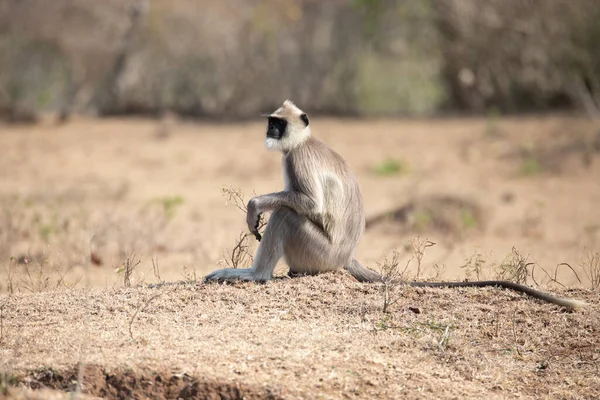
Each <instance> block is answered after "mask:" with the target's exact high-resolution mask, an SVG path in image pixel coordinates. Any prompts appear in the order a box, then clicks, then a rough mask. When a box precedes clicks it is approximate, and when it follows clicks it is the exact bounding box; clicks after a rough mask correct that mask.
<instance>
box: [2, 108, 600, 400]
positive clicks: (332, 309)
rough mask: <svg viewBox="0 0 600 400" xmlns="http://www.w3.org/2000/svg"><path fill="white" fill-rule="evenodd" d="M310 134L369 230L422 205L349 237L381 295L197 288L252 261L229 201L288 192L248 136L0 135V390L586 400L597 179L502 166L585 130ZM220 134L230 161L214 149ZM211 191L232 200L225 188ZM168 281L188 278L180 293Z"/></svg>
mask: <svg viewBox="0 0 600 400" xmlns="http://www.w3.org/2000/svg"><path fill="white" fill-rule="evenodd" d="M313 122H314V125H315V133H317V132H318V134H319V136H320V137H321V138H323V139H324V140H325V141H326V142H328V143H330V144H332V145H333V147H334V148H336V150H338V151H340V153H341V154H343V155H344V156H345V157H346V158H348V160H349V161H350V162H351V164H352V165H353V167H354V168H355V170H356V171H357V175H358V177H359V180H360V182H361V187H362V188H363V193H364V198H365V206H366V208H367V210H366V211H367V214H368V215H385V214H386V213H387V211H386V210H396V209H397V208H398V207H399V206H401V205H402V204H409V205H410V204H413V205H416V206H417V208H413V209H411V210H409V209H406V208H405V207H403V208H402V210H404V211H408V212H402V213H397V214H396V216H397V217H399V218H397V219H394V220H393V221H391V222H392V224H391V225H393V224H397V225H398V226H400V228H401V229H393V228H394V226H391V228H392V229H388V228H390V226H389V225H390V224H388V225H387V227H386V224H381V225H377V224H376V225H373V226H372V227H370V228H369V229H368V230H367V232H366V234H365V236H364V237H363V240H362V241H361V245H360V247H359V249H358V251H357V257H358V259H359V260H360V261H361V262H363V263H364V264H366V265H367V266H373V265H374V264H375V263H376V261H380V260H382V258H383V257H382V255H383V254H390V256H389V257H388V258H387V259H386V260H384V261H383V262H380V264H381V266H383V267H384V269H385V268H387V269H388V270H387V272H385V273H384V275H385V276H387V279H386V284H384V285H369V284H359V283H356V282H354V280H353V279H352V278H350V277H349V276H348V275H346V274H328V275H324V276H321V277H313V278H308V277H307V278H301V279H287V278H285V279H277V280H275V281H273V282H270V283H267V284H266V285H254V284H235V285H211V286H205V285H203V284H201V283H198V281H199V280H200V279H199V278H201V277H202V276H203V275H204V274H205V273H207V272H209V271H211V270H214V269H216V268H217V264H218V262H219V260H220V259H223V258H224V259H225V260H223V261H222V263H224V264H227V265H229V266H233V267H236V266H238V267H247V266H248V264H250V263H251V261H252V258H251V257H252V255H253V251H254V248H253V246H255V245H256V242H254V239H253V237H252V236H251V235H249V234H246V233H245V232H246V226H245V222H244V219H245V218H244V213H245V202H246V199H244V196H243V193H247V194H249V193H252V191H253V190H255V191H256V192H257V193H266V192H269V191H273V190H278V188H280V187H281V185H282V182H281V164H280V157H279V156H278V155H274V154H268V153H267V154H266V155H264V156H262V154H263V153H260V154H261V156H260V157H257V153H258V152H263V151H264V149H263V146H262V132H263V129H264V126H263V125H262V124H260V125H254V124H240V125H205V124H190V123H186V122H183V121H182V122H180V123H177V125H176V126H174V127H172V132H171V134H169V135H168V137H165V138H163V139H161V140H160V141H159V140H156V138H155V134H156V124H155V123H153V122H149V121H143V120H142V121H139V120H138V121H124V120H101V121H93V122H90V121H89V120H83V121H74V122H72V123H70V124H66V125H61V126H60V127H48V126H43V125H41V126H38V127H33V128H27V132H24V131H20V130H19V129H17V128H15V127H11V128H8V129H7V130H6V131H3V132H2V133H1V134H0V141H1V142H2V147H3V148H4V149H7V150H6V154H5V155H6V157H4V158H0V178H1V179H2V182H3V185H2V187H1V188H0V191H1V193H0V205H1V207H2V213H0V291H1V292H2V293H5V294H2V295H0V306H1V307H0V375H2V376H3V378H2V382H3V383H2V384H0V389H2V387H4V388H6V385H5V383H6V382H9V383H11V384H16V383H19V384H20V385H24V386H29V387H32V388H35V389H37V388H40V387H47V388H54V389H58V390H61V391H64V390H78V389H80V390H82V391H83V392H84V393H92V394H95V395H100V396H104V397H118V396H121V397H131V396H129V395H128V393H132V392H128V391H135V392H136V393H141V395H145V396H147V397H149V398H162V397H166V398H177V397H183V398H185V397H193V396H194V395H195V396H196V397H208V396H211V395H212V396H216V395H219V396H221V397H223V398H240V397H242V396H245V397H246V398H253V397H254V398H265V397H266V398H269V397H270V398H278V397H284V398H290V397H303V398H307V397H308V398H315V397H318V396H321V397H324V398H340V397H362V398H376V397H381V398H398V397H401V398H481V397H492V398H510V397H521V398H540V397H542V398H544V397H547V398H556V397H573V398H594V397H597V396H598V393H597V392H598V378H597V376H598V375H597V372H598V357H599V354H598V352H597V348H598V340H597V337H598V333H599V329H598V321H599V318H598V300H599V299H598V292H597V291H594V290H593V289H592V288H596V290H597V288H598V285H597V282H598V279H597V277H598V274H597V273H596V272H595V271H597V270H598V269H597V265H598V263H597V260H598V257H595V256H594V254H596V253H595V252H597V250H595V252H590V253H589V254H590V255H591V256H590V257H589V259H588V258H585V261H584V262H583V263H581V264H578V263H577V261H575V260H580V259H581V255H582V249H585V248H589V249H595V246H597V243H598V242H597V240H598V232H600V230H599V229H598V228H597V227H598V226H600V220H598V219H597V213H595V210H596V208H597V201H598V199H599V198H600V189H599V187H598V185H595V182H596V180H597V176H598V171H599V169H598V168H600V164H598V163H595V162H592V163H591V164H590V165H589V166H588V167H582V166H581V163H579V162H573V163H571V164H565V165H563V167H564V168H562V172H561V174H559V175H555V176H552V177H549V176H548V175H547V174H539V175H536V176H533V175H532V176H530V177H529V178H528V179H522V178H515V176H514V173H513V172H514V167H515V165H514V162H513V161H512V160H510V159H509V160H507V159H503V158H502V157H501V156H502V154H505V152H506V151H507V149H510V148H514V147H518V146H519V143H521V141H522V140H523V137H524V136H528V137H531V138H533V139H536V140H541V138H545V139H547V140H548V141H551V140H552V137H551V136H546V133H547V132H552V130H559V131H566V128H567V127H568V128H571V127H579V128H578V129H582V130H585V129H587V128H586V126H587V125H586V124H585V123H583V122H581V120H580V119H577V118H571V119H565V118H562V117H560V118H558V117H557V118H547V119H546V118H541V119H522V120H518V119H515V120H511V121H504V120H499V121H497V128H498V131H499V132H502V134H499V135H497V136H494V137H493V138H490V137H488V136H489V135H488V136H486V137H483V138H481V139H478V140H479V141H477V140H476V141H475V142H472V143H471V145H470V146H471V149H470V150H468V152H469V154H470V156H469V157H468V158H466V159H464V158H462V157H461V154H462V151H463V148H464V147H465V146H464V144H465V139H466V138H473V137H477V135H476V134H475V135H474V133H477V132H481V130H482V129H485V124H484V123H483V122H482V121H478V120H476V119H474V120H469V121H466V120H457V121H441V122H438V121H426V122H423V121H411V122H403V121H378V122H376V123H375V122H373V121H369V122H364V123H363V122H360V121H354V122H352V123H345V122H340V121H336V120H319V119H314V120H313ZM373 124H376V126H377V129H372V128H373ZM317 126H318V127H319V130H318V131H317V129H316V127H317ZM366 131H368V132H370V135H365V134H364V132H366ZM81 132H86V135H85V136H82V135H81ZM123 132H127V134H126V135H124V134H123ZM252 132H256V136H255V135H254V134H253V133H252ZM512 132H514V134H512ZM224 135H227V138H228V140H229V141H230V143H231V144H232V146H230V150H231V151H229V150H228V151H227V152H224V151H223V137H224ZM49 137H51V138H52V140H49V139H48V138H49ZM148 138H150V140H147V139H148ZM190 149H194V150H190ZM196 149H202V151H201V154H200V155H198V154H199V153H198V152H197V151H196ZM424 149H425V150H426V151H424ZM477 152H479V153H477ZM386 154H392V155H394V157H397V159H402V160H405V159H406V162H407V163H409V164H410V165H411V170H410V174H400V175H390V176H386V177H385V178H383V177H380V176H377V175H374V174H372V165H374V163H376V162H377V160H381V159H382V157H384V156H385V155H386ZM478 157H479V158H478ZM569 157H570V156H569ZM572 161H577V160H576V159H574V160H572ZM123 171H126V174H124V173H123ZM215 182H218V183H217V185H220V184H227V185H232V187H236V188H239V189H225V190H224V191H222V192H220V191H219V187H218V186H215ZM457 188H458V189H457ZM467 189H468V190H469V193H465V192H466V191H467ZM223 194H225V195H226V202H224V201H223ZM467 198H468V199H471V200H472V201H471V200H469V202H464V201H463V200H461V199H467ZM427 199H429V200H427ZM435 199H437V200H435ZM452 199H457V201H454V200H452ZM573 199H577V203H574V202H573ZM424 200H427V201H424ZM434 200H435V201H434ZM224 203H233V204H234V205H236V206H237V207H238V208H239V209H240V211H241V212H240V213H238V212H235V210H234V212H232V208H231V207H230V206H228V205H227V204H224ZM409 208H410V207H409ZM531 209H534V210H535V212H533V213H532V212H531V211H530V210H531ZM424 211H426V212H424ZM434 211H435V212H434ZM467 211H468V212H467ZM404 217H407V219H406V220H402V218H404ZM483 222H485V223H483ZM413 227H418V228H419V229H414V230H413V229H412V228H413ZM525 227H526V228H527V229H525ZM262 228H264V226H262V227H261V229H262ZM467 228H468V229H467ZM240 232H242V233H241V234H240ZM415 234H419V235H422V236H421V237H417V238H414V235H415ZM238 235H239V236H238ZM424 237H428V238H430V239H431V241H428V240H426V239H423V238H424ZM235 238H239V239H240V240H239V241H237V242H235V243H234V246H233V247H232V246H231V244H232V239H235ZM244 241H245V242H244ZM434 242H435V243H436V245H435V246H431V244H432V243H434ZM399 243H400V244H401V243H407V245H406V246H404V247H400V248H399V247H398V245H399ZM513 247H514V248H513ZM223 249H228V250H226V251H225V254H223ZM229 249H231V250H229ZM392 249H399V250H396V251H392ZM476 249H481V250H476ZM511 249H512V250H511ZM484 254H485V256H484ZM488 254H489V256H488ZM530 254H531V255H532V257H530V256H529V255H530ZM11 256H12V257H13V258H12V259H11V258H10V257H11ZM533 256H535V259H534V258H533ZM465 258H466V262H465V261H464V260H465ZM159 259H160V265H159ZM128 260H129V261H128ZM138 261H141V262H140V263H139V264H138ZM566 263H570V264H566ZM463 264H464V268H463V269H461V268H460V266H461V265H463ZM571 265H572V266H573V267H572V268H571V267H570V266H571ZM552 266H556V268H554V267H552ZM119 267H122V268H121V270H119ZM115 270H117V272H116V271H115ZM119 271H120V272H122V273H121V274H119V273H118V272H119ZM127 271H128V272H127ZM126 272H127V273H126ZM429 274H435V279H436V280H460V279H464V277H465V275H468V276H467V277H468V278H469V279H471V278H473V277H475V278H477V279H480V278H484V277H488V276H489V277H491V278H492V277H493V278H495V277H497V276H501V277H503V278H505V279H511V280H515V281H526V280H527V279H528V276H530V277H531V278H532V279H533V280H534V282H533V283H534V284H536V285H538V286H540V288H542V289H545V288H547V287H550V288H551V290H553V291H554V292H555V293H557V294H559V295H563V296H566V297H574V298H578V299H579V298H580V299H582V300H586V301H587V302H589V303H591V307H589V308H586V309H584V310H582V311H581V312H578V313H573V314H571V313H565V312H563V311H562V310H561V309H559V308H556V307H554V306H551V305H548V304H544V303H539V302H537V301H534V300H531V299H530V298H527V297H524V296H520V295H518V294H515V293H512V292H509V291H501V290H497V289H491V288H490V289H469V288H463V289H415V288H410V287H406V286H403V285H401V283H402V282H403V281H405V280H408V278H409V277H410V278H414V277H418V278H419V279H420V280H421V279H424V280H429V279H430V278H431V277H430V276H428V275H429ZM182 277H183V279H184V281H188V282H187V283H176V282H179V281H180V280H181V279H182ZM580 278H581V279H580ZM145 282H149V283H151V282H156V283H158V284H156V285H149V286H146V285H145V284H144V283H145ZM594 282H596V283H594ZM83 284H85V288H82V286H83ZM128 286H129V287H128ZM572 286H576V287H578V288H580V289H572V288H570V287H572ZM582 288H586V289H582ZM386 290H387V291H386ZM383 309H385V312H383ZM594 374H596V375H594ZM3 385H4V386H3ZM10 393H11V394H10V396H11V398H25V397H26V396H30V395H31V393H29V392H22V391H21V392H19V391H18V390H17V389H14V388H11V389H10ZM63 394H64V393H63ZM37 395H38V396H39V398H49V396H50V394H48V393H43V394H40V392H37ZM52 395H57V396H58V397H57V398H60V395H61V392H54V393H52ZM1 396H2V395H0V397H1Z"/></svg>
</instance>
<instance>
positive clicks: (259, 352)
mask: <svg viewBox="0 0 600 400" xmlns="http://www.w3.org/2000/svg"><path fill="white" fill-rule="evenodd" d="M556 293H557V294H562V295H564V296H574V297H578V298H581V299H582V300H585V301H586V302H588V303H590V304H591V306H590V307H589V308H587V309H585V310H583V311H581V312H577V313H565V312H563V311H561V309H560V308H559V307H554V306H551V305H548V304H544V303H541V302H538V301H534V300H531V299H529V298H527V297H524V296H521V295H519V294H515V293H513V292H510V291H504V290H498V289H492V288H490V289H415V288H410V287H404V288H403V293H402V296H401V297H398V298H397V299H396V302H395V304H394V307H393V308H391V309H389V310H388V312H387V313H383V312H382V311H381V292H380V288H379V286H378V285H375V284H360V283H357V282H355V281H354V280H353V279H352V278H351V277H350V276H349V275H347V274H345V273H330V274H324V275H322V276H318V277H304V278H297V279H291V280H290V279H281V280H277V281H274V282H271V283H268V284H266V285H256V284H252V283H239V284H235V285H205V284H179V285H176V286H171V285H163V286H161V287H154V288H150V287H136V288H120V289H104V290H90V291H86V290H73V291H71V292H68V293H59V292H47V293H42V294H15V295H12V296H2V297H1V298H0V301H1V302H5V303H6V307H5V309H4V321H5V340H4V344H3V345H2V352H3V359H4V360H7V361H8V363H9V366H10V373H9V375H10V376H13V377H14V380H15V381H17V382H19V384H21V385H24V386H29V387H34V388H37V387H40V386H46V387H51V388H58V389H61V390H68V389H69V387H70V385H71V384H72V383H71V382H72V381H70V380H69V379H68V377H69V376H76V375H69V374H76V373H75V371H76V368H77V365H78V362H79V358H78V355H77V354H76V352H74V351H73V349H77V348H79V347H80V346H81V345H83V344H84V343H85V346H86V348H87V350H86V365H87V367H86V368H87V369H86V370H85V371H84V373H83V376H84V378H83V382H82V385H81V387H82V390H83V392H84V393H88V394H94V395H102V393H105V394H107V393H112V395H111V396H109V397H114V396H116V393H119V394H120V395H123V394H124V393H127V392H126V391H127V390H135V393H137V394H138V395H140V396H142V395H147V396H150V397H154V398H162V397H168V396H167V395H165V393H167V392H166V390H167V389H165V388H164V387H165V386H166V385H167V382H170V381H173V380H174V381H178V382H180V383H181V385H182V387H180V388H179V390H180V391H179V392H177V393H184V392H183V390H184V387H187V388H188V389H187V390H191V389H192V388H193V387H194V385H196V386H199V387H201V388H202V387H204V388H206V387H212V388H213V393H221V391H222V390H224V389H216V388H217V386H218V384H220V385H222V386H223V385H224V386H226V387H228V388H229V389H228V390H229V392H227V393H229V394H228V395H224V398H237V397H236V395H235V393H237V392H235V390H240V391H241V392H240V393H238V394H239V395H245V396H247V397H248V398H256V397H266V396H268V395H269V394H271V395H272V396H273V397H274V398H297V397H302V398H307V397H310V398H316V397H320V398H341V397H351V398H358V397H361V398H398V397H403V398H456V397H460V398H482V397H490V396H491V397H492V398H510V397H514V396H519V397H521V398H540V397H542V398H557V397H563V396H566V397H569V398H590V399H591V398H595V397H597V396H599V395H600V378H599V376H600V375H598V368H599V367H600V353H598V347H599V346H598V344H599V343H598V337H600V313H599V306H600V296H599V294H598V293H597V292H595V293H594V292H591V291H588V290H585V289H580V290H577V291H569V292H568V293H567V292H566V291H557V292H556ZM86 296H87V300H85V299H86ZM85 304H87V305H85ZM82 305H85V306H82ZM132 315H133V316H135V318H132ZM84 320H85V322H84ZM84 324H86V325H87V328H86V327H84ZM130 329H133V334H132V335H130V334H129V330H130ZM87 332H89V334H88V333H87ZM33 349H35V350H33ZM49 371H52V374H50V373H49ZM176 376H179V378H176ZM184 377H187V378H184ZM144 382H152V383H153V384H152V385H150V384H146V383H144ZM235 388H238V389H235ZM163 389H164V390H165V391H162V392H161V390H163ZM153 390H155V392H152V391H153ZM152 393H154V394H152ZM171 396H176V395H175V394H174V393H172V392H171ZM184 397H185V396H184Z"/></svg>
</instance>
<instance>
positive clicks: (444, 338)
mask: <svg viewBox="0 0 600 400" xmlns="http://www.w3.org/2000/svg"><path fill="white" fill-rule="evenodd" d="M449 338H450V325H446V330H445V331H444V334H443V335H442V338H441V339H440V342H439V346H440V348H441V349H442V350H444V349H445V348H446V346H447V345H448V339H449Z"/></svg>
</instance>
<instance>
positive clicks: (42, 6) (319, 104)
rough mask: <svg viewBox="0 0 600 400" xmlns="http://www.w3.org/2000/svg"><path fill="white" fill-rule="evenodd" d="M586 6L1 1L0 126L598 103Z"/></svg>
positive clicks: (508, 0)
mask: <svg viewBox="0 0 600 400" xmlns="http://www.w3.org/2000/svg"><path fill="white" fill-rule="evenodd" d="M598 21H600V2H598V1H590V0H488V1H485V2H481V1H478V0H429V1H427V0H421V1H410V0H405V1H400V0H398V1H392V0H349V1H316V0H299V1H294V0H229V1H221V0H203V1H194V0H172V1H169V0H151V1H138V0H135V1H134V0H103V1H101V2H100V1H97V0H52V1H48V0H27V1H20V0H0V114H1V115H2V116H3V117H4V118H7V119H12V120H35V118H36V116H37V115H38V114H39V113H40V112H42V111H47V110H53V111H57V112H59V113H60V114H61V116H62V117H63V118H66V117H68V115H69V114H70V113H71V112H94V113H99V114H100V115H115V114H130V113H142V114H152V115H160V114H162V113H163V112H165V111H168V110H170V111H174V112H177V113H179V114H182V115H189V116H194V117H205V118H213V119H221V120H233V119H240V118H248V117H254V116H256V115H258V114H259V113H261V112H264V111H268V110H271V109H274V108H276V107H277V106H278V105H279V104H280V103H281V101H282V100H283V99H285V98H291V99H293V100H294V101H296V102H297V103H298V104H299V105H300V106H301V107H303V108H304V109H305V110H306V111H309V112H311V113H327V114H334V115H359V116H377V115H427V114H434V113H438V112H441V111H463V112H464V111H467V112H476V113H482V112H488V111H489V110H492V109H493V110H502V111H506V112H519V111H530V110H546V109H551V108H555V107H570V106H572V105H573V102H574V98H575V96H574V94H576V92H577V91H578V90H581V88H582V87H583V88H585V89H586V90H587V91H588V92H589V93H592V94H594V93H598V92H599V90H598V89H599V88H598V80H599V79H600V51H598V43H600V23H598Z"/></svg>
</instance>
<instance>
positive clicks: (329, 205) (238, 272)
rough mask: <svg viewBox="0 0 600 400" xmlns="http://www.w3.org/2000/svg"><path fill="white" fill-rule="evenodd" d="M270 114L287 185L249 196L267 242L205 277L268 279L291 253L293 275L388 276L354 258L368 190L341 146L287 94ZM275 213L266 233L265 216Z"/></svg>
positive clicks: (252, 217)
mask: <svg viewBox="0 0 600 400" xmlns="http://www.w3.org/2000/svg"><path fill="white" fill-rule="evenodd" d="M265 117H267V119H268V124H267V133H266V139H265V146H266V147H267V149H269V150H278V151H280V152H281V153H282V154H283V159H282V161H283V171H284V172H283V177H284V183H285V185H284V189H283V191H280V192H276V193H271V194H265V195H262V196H256V197H254V198H252V199H251V200H250V201H249V202H248V207H247V208H248V211H247V215H246V222H247V224H248V229H249V230H250V232H252V233H253V234H254V235H255V236H256V238H257V239H258V240H259V241H260V244H259V246H258V250H257V252H256V256H255V258H254V262H253V264H252V267H251V268H248V269H238V268H226V269H221V270H217V271H215V272H213V273H211V274H209V275H207V276H206V277H205V281H235V280H243V281H267V280H270V279H272V278H273V271H274V269H275V266H276V264H277V262H278V261H279V260H280V259H281V258H282V257H283V258H284V260H285V261H286V263H287V265H288V267H289V275H290V276H296V275H312V274H317V273H320V272H327V271H338V270H341V269H345V270H346V271H348V272H349V273H350V274H351V275H352V276H353V277H354V278H356V279H357V280H358V281H360V282H381V281H382V277H381V275H379V274H377V273H376V272H375V271H372V270H370V269H368V268H365V267H364V266H363V265H361V264H360V263H359V262H358V261H357V260H356V259H355V258H354V257H355V251H356V247H357V246H358V243H359V240H360V238H361V236H362V234H363V232H364V230H365V214H364V210H363V200H362V195H361V192H360V189H359V186H358V182H357V180H356V176H355V175H354V173H353V172H352V170H351V169H350V166H349V165H348V163H347V162H346V161H345V160H344V159H343V158H342V157H341V156H340V155H339V154H337V153H336V152H335V151H333V150H332V149H330V148H329V147H327V145H325V144H324V143H323V142H321V141H319V140H318V139H316V138H314V137H313V136H312V135H311V126H310V124H309V121H308V117H307V115H306V114H305V113H304V112H303V111H302V110H300V109H299V108H298V107H297V106H296V105H295V104H294V103H292V102H291V101H289V100H286V101H285V102H284V103H283V105H282V106H281V107H280V108H278V109H277V110H276V111H275V112H273V113H271V114H268V115H265ZM267 212H270V213H272V214H271V217H270V218H269V221H268V223H267V227H266V229H265V232H264V235H263V236H262V238H261V236H260V233H259V232H258V223H259V219H260V216H261V214H263V213H267ZM406 284H407V285H410V286H416V287H465V286H469V287H475V286H476V287H483V286H499V287H502V288H506V289H512V290H515V291H517V292H521V293H525V294H528V295H530V296H532V297H535V298H537V299H541V300H544V301H547V302H550V303H553V304H557V305H560V306H564V307H568V308H578V307H581V306H583V305H585V303H583V302H581V301H578V300H570V299H562V298H558V297H554V296H551V295H549V294H546V293H543V292H540V291H537V290H534V289H532V288H529V287H527V286H524V285H519V284H516V283H513V282H507V281H476V282H406Z"/></svg>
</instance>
